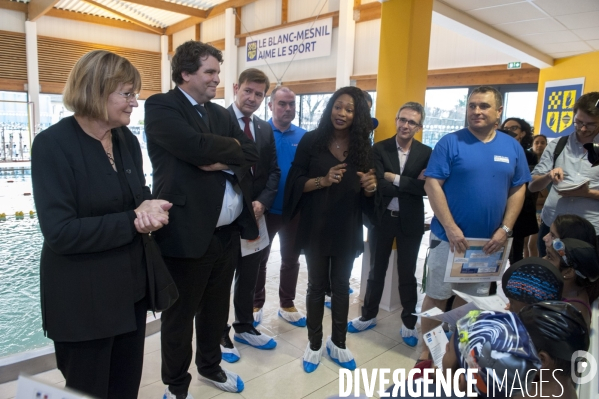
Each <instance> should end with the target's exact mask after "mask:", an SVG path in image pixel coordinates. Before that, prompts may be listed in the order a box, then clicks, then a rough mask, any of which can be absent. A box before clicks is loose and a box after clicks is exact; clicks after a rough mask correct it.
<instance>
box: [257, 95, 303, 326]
mask: <svg viewBox="0 0 599 399" xmlns="http://www.w3.org/2000/svg"><path fill="white" fill-rule="evenodd" d="M268 107H269V108H270V110H271V112H272V118H271V119H270V120H269V121H268V122H269V123H270V125H271V126H272V131H273V133H274V136H275V144H276V146H277V160H278V162H279V168H280V169H281V179H280V180H279V190H278V192H277V196H276V197H275V200H274V202H273V204H272V206H271V207H270V213H269V214H268V215H267V216H266V227H267V228H268V236H269V237H270V243H271V244H272V240H273V239H274V237H275V235H276V234H277V233H278V234H279V243H280V246H281V272H280V273H281V274H280V284H279V305H280V309H279V316H280V317H282V318H283V319H284V320H286V321H287V322H289V323H291V324H293V325H295V326H298V327H305V326H306V317H305V316H304V315H303V314H302V313H301V312H300V311H298V310H297V308H296V307H295V304H294V303H293V301H294V299H295V289H296V286H297V276H298V273H299V255H300V253H299V251H297V250H296V248H295V234H296V231H297V225H298V220H299V219H298V217H295V218H294V219H293V220H291V221H290V222H289V223H286V224H283V215H282V214H283V196H284V194H285V182H286V181H287V174H288V173H289V168H291V162H292V161H293V158H295V151H296V150H297V145H298V143H299V142H300V140H301V139H302V137H303V136H304V133H306V131H305V130H304V129H302V128H300V127H298V126H295V125H294V124H292V123H291V121H292V120H294V119H295V93H294V92H292V91H291V90H289V88H287V87H283V86H279V87H276V88H275V89H274V90H273V91H272V93H271V94H270V102H269V103H268ZM270 248H271V246H270V245H269V246H268V247H267V248H265V249H264V251H262V252H263V253H264V258H263V259H262V262H261V263H260V270H259V272H258V281H257V282H256V291H255V294H254V325H258V324H259V323H260V321H262V307H263V306H264V301H265V298H266V292H265V288H264V285H265V283H266V264H267V263H268V256H269V255H270Z"/></svg>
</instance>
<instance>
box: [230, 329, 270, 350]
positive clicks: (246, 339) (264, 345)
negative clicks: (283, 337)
mask: <svg viewBox="0 0 599 399" xmlns="http://www.w3.org/2000/svg"><path fill="white" fill-rule="evenodd" d="M233 339H234V340H235V341H237V342H241V343H242V344H246V345H250V346H253V347H254V348H257V349H274V348H275V347H276V346H277V342H276V341H275V340H274V338H272V337H271V336H269V335H266V334H262V333H258V335H254V334H250V333H249V332H244V333H235V335H234V336H233Z"/></svg>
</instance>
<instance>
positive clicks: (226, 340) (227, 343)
mask: <svg viewBox="0 0 599 399" xmlns="http://www.w3.org/2000/svg"><path fill="white" fill-rule="evenodd" d="M229 331H231V326H227V328H225V332H224V333H223V336H222V337H221V338H220V344H221V345H222V346H224V347H225V348H227V349H233V348H235V346H234V345H233V341H231V338H229ZM206 378H208V377H206ZM225 381H226V377H225Z"/></svg>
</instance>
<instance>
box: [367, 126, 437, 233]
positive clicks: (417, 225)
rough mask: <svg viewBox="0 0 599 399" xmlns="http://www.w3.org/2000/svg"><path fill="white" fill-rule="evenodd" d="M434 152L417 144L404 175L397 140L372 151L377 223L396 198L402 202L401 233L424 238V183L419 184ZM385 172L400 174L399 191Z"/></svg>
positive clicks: (400, 206)
mask: <svg viewBox="0 0 599 399" xmlns="http://www.w3.org/2000/svg"><path fill="white" fill-rule="evenodd" d="M432 151H433V150H432V149H431V148H430V147H429V146H426V145H424V144H422V143H421V142H419V141H416V140H413V141H412V146H411V148H410V155H409V156H408V160H407V161H406V165H405V167H404V171H403V173H401V174H400V170H401V169H400V167H399V157H398V155H397V141H396V139H395V136H393V137H391V138H388V139H386V140H382V141H380V142H378V143H375V144H374V146H373V147H372V153H373V157H374V167H375V170H376V177H377V180H378V190H377V193H376V196H375V220H377V221H380V220H381V217H382V216H383V214H384V213H385V210H386V209H387V206H389V203H390V202H391V200H392V199H393V198H394V197H397V198H398V200H399V211H400V214H401V218H400V219H401V230H402V232H403V233H404V234H405V235H422V234H424V202H423V200H422V197H424V196H425V195H426V192H425V191H424V180H418V175H419V174H420V172H422V169H426V165H427V164H428V159H429V158H430V156H431V153H432ZM385 172H391V173H395V174H400V178H399V187H397V186H396V185H394V184H393V183H390V182H388V181H386V180H385V177H384V176H385Z"/></svg>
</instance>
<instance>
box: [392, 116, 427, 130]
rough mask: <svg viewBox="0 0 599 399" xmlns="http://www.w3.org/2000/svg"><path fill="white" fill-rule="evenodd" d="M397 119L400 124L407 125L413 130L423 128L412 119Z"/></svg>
mask: <svg viewBox="0 0 599 399" xmlns="http://www.w3.org/2000/svg"><path fill="white" fill-rule="evenodd" d="M395 119H396V120H398V121H399V123H402V124H405V123H407V124H408V125H409V126H410V127H411V128H415V127H420V126H421V125H420V123H418V122H416V121H413V120H411V119H406V118H400V117H397V118H395Z"/></svg>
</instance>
